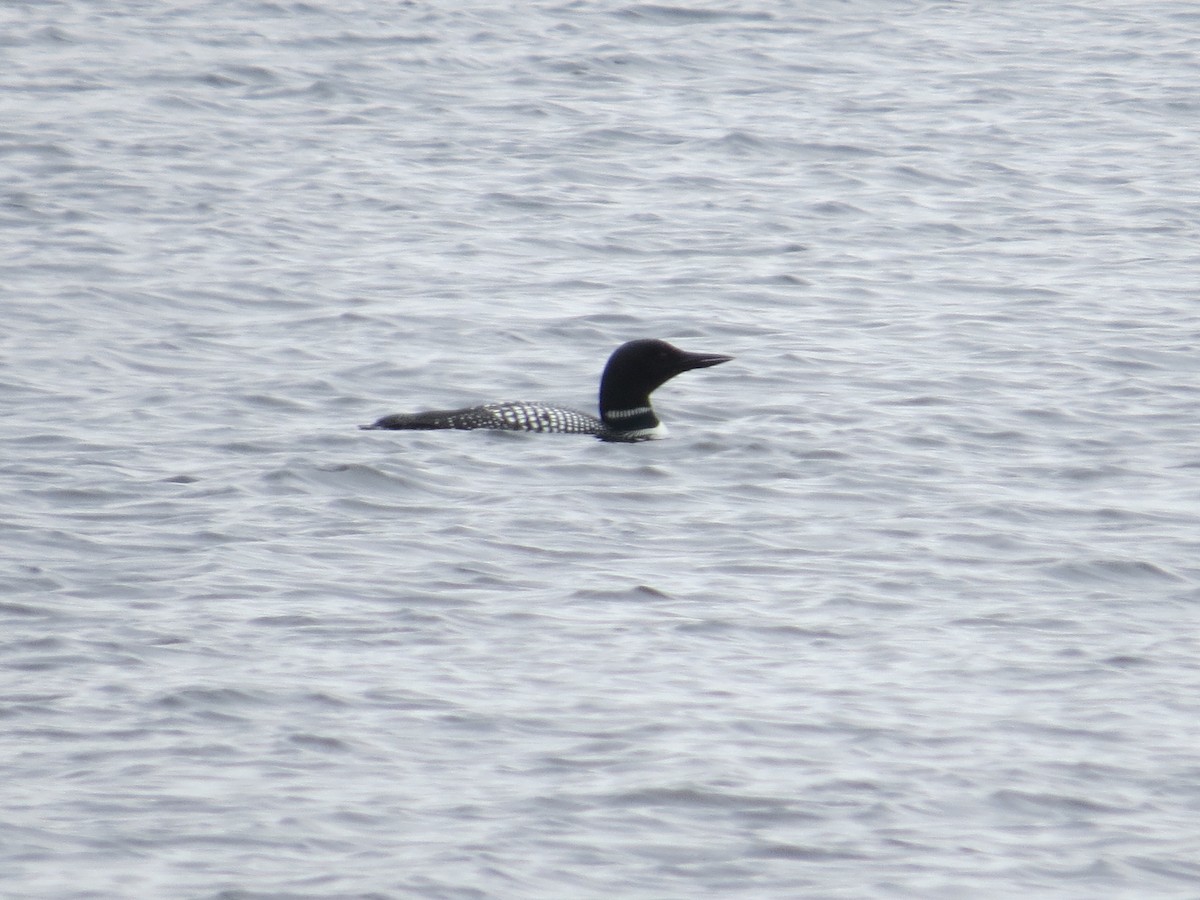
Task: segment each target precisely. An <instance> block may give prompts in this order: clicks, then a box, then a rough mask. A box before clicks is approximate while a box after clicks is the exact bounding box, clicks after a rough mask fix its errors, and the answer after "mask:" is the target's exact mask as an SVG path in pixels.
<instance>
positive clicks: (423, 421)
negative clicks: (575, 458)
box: [359, 340, 733, 441]
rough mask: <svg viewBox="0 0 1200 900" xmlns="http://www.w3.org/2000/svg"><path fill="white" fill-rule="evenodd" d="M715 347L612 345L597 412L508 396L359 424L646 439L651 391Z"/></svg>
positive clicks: (651, 433) (652, 432) (661, 432)
mask: <svg viewBox="0 0 1200 900" xmlns="http://www.w3.org/2000/svg"><path fill="white" fill-rule="evenodd" d="M731 359H733V357H732V356H723V355H721V354H719V353H689V352H687V351H686V350H680V349H679V348H678V347H673V346H672V345H670V344H668V343H667V342H666V341H660V340H638V341H630V342H629V343H627V344H622V345H621V346H620V347H618V348H617V349H616V350H614V351H613V354H612V356H610V357H609V358H608V363H607V364H606V365H605V366H604V374H603V375H601V377H600V417H599V418H597V417H596V416H593V415H590V414H588V413H585V412H580V411H579V410H577V409H569V408H566V407H562V406H553V405H550V404H546V403H527V402H524V401H508V402H504V403H485V404H483V405H482V406H469V407H466V408H464V409H446V410H434V411H430V412H419V413H396V414H394V415H390V416H384V417H383V418H382V419H379V420H377V421H376V422H373V423H372V424H370V425H360V426H359V427H360V428H364V429H392V430H403V429H408V430H419V431H429V430H433V429H442V428H453V429H458V430H462V431H466V430H471V429H475V428H491V429H498V430H502V431H546V432H556V433H559V434H591V435H595V436H596V437H598V438H600V439H601V440H604V441H648V440H654V439H656V438H661V437H665V436H666V433H667V429H666V426H665V425H663V423H662V422H661V421H659V418H658V416H657V415H655V412H654V407H652V406H651V405H650V394H651V392H653V391H654V390H655V389H656V388H658V387H660V386H662V385H663V384H664V383H665V382H667V381H669V380H670V379H672V378H674V377H675V376H676V375H679V374H681V373H683V372H687V371H689V370H690V369H707V368H708V367H709V366H718V365H720V364H721V363H724V362H729V360H731Z"/></svg>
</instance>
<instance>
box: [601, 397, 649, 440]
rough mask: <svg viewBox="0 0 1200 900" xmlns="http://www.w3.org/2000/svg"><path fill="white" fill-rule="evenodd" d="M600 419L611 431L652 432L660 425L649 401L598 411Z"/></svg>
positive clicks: (602, 408)
mask: <svg viewBox="0 0 1200 900" xmlns="http://www.w3.org/2000/svg"><path fill="white" fill-rule="evenodd" d="M600 418H602V419H603V420H604V424H605V425H607V426H608V428H609V429H611V430H612V431H647V432H648V431H653V430H654V429H656V428H660V427H661V426H662V423H661V422H660V421H659V420H658V416H656V415H655V414H654V409H653V408H652V407H651V406H650V401H649V400H648V399H647V400H643V401H641V402H640V403H637V404H635V405H626V404H621V406H620V407H616V408H611V409H606V408H604V407H603V406H602V407H601V409H600Z"/></svg>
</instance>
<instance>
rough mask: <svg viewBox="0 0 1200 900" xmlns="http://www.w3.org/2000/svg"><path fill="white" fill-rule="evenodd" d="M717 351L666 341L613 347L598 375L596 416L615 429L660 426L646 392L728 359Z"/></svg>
mask: <svg viewBox="0 0 1200 900" xmlns="http://www.w3.org/2000/svg"><path fill="white" fill-rule="evenodd" d="M731 359H733V357H732V356H723V355H722V354H720V353H688V352H687V351H686V350H680V349H679V348H678V347H673V346H672V345H670V344H668V343H667V342H666V341H659V340H640V341H630V342H629V343H627V344H622V345H621V346H620V347H618V348H617V349H616V350H614V351H613V354H612V356H610V357H609V358H608V363H607V365H605V367H604V375H603V376H602V377H601V378H600V417H601V418H602V419H603V420H604V424H606V425H608V426H609V427H610V428H612V429H614V430H616V431H646V432H649V431H651V430H653V429H656V428H659V427H661V423H660V422H659V421H658V417H657V416H656V415H655V414H654V410H653V409H652V408H651V406H650V393H651V392H652V391H654V390H655V389H656V388H658V387H660V386H662V385H663V384H665V383H666V382H667V381H670V380H671V379H672V378H674V377H675V376H676V375H679V374H681V373H682V372H687V371H688V370H690V369H707V368H708V367H709V366H718V365H720V364H721V363H723V362H729V361H730V360H731Z"/></svg>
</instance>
